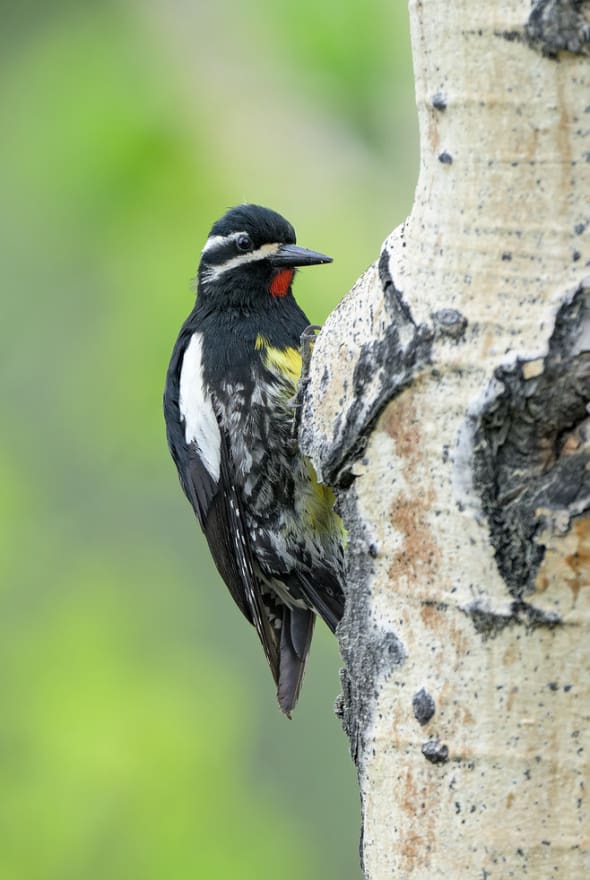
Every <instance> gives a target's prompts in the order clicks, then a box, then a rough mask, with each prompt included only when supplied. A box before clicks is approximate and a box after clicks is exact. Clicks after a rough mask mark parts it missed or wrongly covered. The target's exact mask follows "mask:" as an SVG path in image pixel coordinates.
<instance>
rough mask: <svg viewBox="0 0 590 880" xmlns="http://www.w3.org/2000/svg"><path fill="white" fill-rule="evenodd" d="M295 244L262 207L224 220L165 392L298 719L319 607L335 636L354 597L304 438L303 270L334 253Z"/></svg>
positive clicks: (210, 536)
mask: <svg viewBox="0 0 590 880" xmlns="http://www.w3.org/2000/svg"><path fill="white" fill-rule="evenodd" d="M295 241H296V239H295V232H294V230H293V227H292V226H291V224H290V223H288V222H287V221H286V220H285V219H284V218H283V217H282V216H281V215H280V214H277V213H276V212H275V211H271V210H270V209H268V208H263V207H260V206H259V205H250V204H246V205H239V206H237V207H235V208H232V209H231V210H229V211H228V212H227V213H226V214H225V215H224V216H223V217H222V218H221V219H220V220H218V221H217V222H216V223H215V224H214V225H213V227H212V228H211V232H210V234H209V237H208V239H207V241H206V243H205V247H204V248H203V251H202V253H201V261H200V264H199V270H198V285H197V299H196V303H195V306H194V308H193V310H192V311H191V313H190V315H189V316H188V318H187V319H186V321H185V322H184V324H183V326H182V328H181V331H180V335H179V336H178V339H177V341H176V345H175V346H174V350H173V352H172V358H171V361H170V365H169V367H168V373H167V377H166V387H165V392H164V415H165V420H166V430H167V437H168V445H169V448H170V452H171V455H172V458H173V459H174V462H175V464H176V467H177V469H178V475H179V478H180V483H181V486H182V488H183V490H184V492H185V494H186V496H187V498H188V500H189V502H190V503H191V505H192V507H193V509H194V512H195V514H196V516H197V519H198V521H199V523H200V526H201V528H202V530H203V532H204V534H205V537H206V539H207V542H208V544H209V549H210V551H211V554H212V556H213V559H214V561H215V564H216V566H217V569H218V571H219V573H220V575H221V577H222V578H223V580H224V581H225V583H226V585H227V587H228V588H229V591H230V593H231V595H232V597H233V599H234V601H235V603H236V604H237V606H238V608H239V609H240V611H241V612H242V614H243V615H244V617H245V618H246V619H247V620H248V621H249V622H250V623H251V624H252V625H253V626H254V627H255V629H256V632H257V633H258V636H259V638H260V641H261V642H262V646H263V648H264V653H265V655H266V658H267V660H268V663H269V666H270V669H271V672H272V674H273V677H274V680H275V684H276V688H277V698H278V702H279V706H280V708H281V709H282V711H283V712H284V713H285V714H286V715H287V716H289V717H290V715H291V711H292V710H293V708H294V707H295V704H296V702H297V699H298V696H299V692H300V688H301V682H302V679H303V672H304V669H305V663H306V659H307V655H308V652H309V647H310V643H311V637H312V633H313V627H314V622H315V616H316V615H319V616H320V617H321V618H322V619H323V620H324V621H325V622H326V624H327V625H328V626H329V628H330V629H331V630H332V632H334V631H335V629H336V626H337V624H338V622H339V620H340V618H341V617H342V613H343V606H344V596H343V592H342V572H343V545H344V530H343V526H342V521H341V520H340V517H339V516H338V515H337V514H336V512H335V511H334V495H333V492H332V490H331V489H330V488H329V487H327V486H323V485H321V484H320V483H319V482H318V480H317V477H316V474H315V472H314V469H313V466H312V464H311V462H310V461H309V460H308V459H307V458H306V457H305V456H304V455H303V454H302V453H301V451H300V450H299V448H298V445H297V443H296V442H295V443H294V442H293V424H294V418H295V409H296V396H297V388H298V382H299V379H300V375H301V365H302V354H301V343H300V340H301V336H302V334H303V332H304V331H305V329H306V328H307V327H309V321H308V319H307V318H306V316H305V314H304V313H303V311H302V310H301V309H300V308H299V306H298V305H297V303H296V301H295V298H294V296H293V292H292V282H293V277H294V275H295V270H296V268H297V267H300V266H311V265H316V264H321V263H330V262H331V261H332V259H331V257H327V256H325V255H324V254H320V253H317V252H316V251H311V250H307V249H306V248H302V247H298V246H297V245H296V243H295Z"/></svg>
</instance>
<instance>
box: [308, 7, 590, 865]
mask: <svg viewBox="0 0 590 880" xmlns="http://www.w3.org/2000/svg"><path fill="white" fill-rule="evenodd" d="M410 11H411V23H412V41H413V51H414V66H415V74H416V94H417V105H418V112H419V120H420V131H421V170H420V177H419V181H418V184H417V189H416V196H415V202H414V207H413V210H412V213H411V216H410V217H409V218H408V220H407V221H406V222H405V223H404V224H403V225H402V226H401V227H400V228H398V229H397V230H395V231H394V232H393V233H392V234H391V236H390V237H389V239H388V240H387V241H386V242H385V244H384V247H383V250H382V253H381V257H380V259H379V260H378V262H377V263H376V264H375V265H374V266H372V267H371V268H370V269H369V270H368V271H367V272H366V273H365V275H363V277H362V278H361V279H360V280H359V282H358V283H357V285H356V286H355V287H354V288H353V290H352V291H351V292H350V293H349V294H348V295H347V297H345V299H344V300H343V302H342V303H341V305H340V306H339V308H338V309H337V310H336V311H335V312H334V313H333V314H332V315H331V316H330V318H329V320H328V322H327V323H326V325H325V327H324V329H323V331H322V333H321V334H320V336H319V338H318V340H317V343H316V346H315V351H314V356H313V359H312V369H311V376H310V382H309V386H308V392H307V396H306V402H305V411H304V417H303V420H302V424H303V434H302V442H303V443H304V445H305V448H306V450H307V451H308V453H309V454H310V455H311V456H312V458H313V460H314V462H315V465H316V467H317V470H318V473H319V474H320V475H321V477H322V479H324V480H325V481H327V482H330V483H332V484H334V485H336V486H337V487H338V497H339V505H340V511H341V513H342V515H343V517H344V520H345V523H346V526H347V528H348V530H349V546H348V557H349V577H348V588H347V610H346V614H345V619H344V621H343V623H342V626H341V629H340V641H341V649H342V657H343V661H344V670H343V673H342V696H341V698H340V702H339V712H340V714H341V717H342V721H343V724H344V728H345V730H346V732H347V734H348V736H349V737H350V742H351V751H352V755H353V757H354V760H355V761H356V764H357V768H358V774H359V782H360V787H361V796H362V804H363V842H362V857H363V863H364V869H365V873H366V877H367V878H370V880H384V878H391V877H400V878H410V877H411V878H429V880H431V878H435V877H446V878H459V877H461V878H482V880H483V878H504V877H521V876H529V877H534V878H536V880H538V878H549V877H554V876H563V877H567V878H568V880H572V878H582V877H586V876H590V802H589V796H590V795H589V793H588V788H589V786H590V766H589V760H590V758H589V756H590V419H589V405H590V61H589V59H588V57H587V56H588V52H589V46H590V43H589V40H590V2H588V0H536V2H533V3H532V4H531V3H529V2H528V0H510V2H508V0H504V2H498V3H482V2H481V0H456V2H454V3H451V4H450V3H447V2H443V0H430V2H429V3H422V2H419V0H413V2H411V3H410Z"/></svg>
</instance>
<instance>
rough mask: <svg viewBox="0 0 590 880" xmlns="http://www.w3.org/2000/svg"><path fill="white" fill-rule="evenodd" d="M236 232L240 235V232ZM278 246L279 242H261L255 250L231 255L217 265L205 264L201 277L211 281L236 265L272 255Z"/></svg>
mask: <svg viewBox="0 0 590 880" xmlns="http://www.w3.org/2000/svg"><path fill="white" fill-rule="evenodd" d="M238 234H240V235H241V233H238ZM215 237H217V236H215ZM211 240H212V239H211V238H210V239H209V242H210V241H211ZM209 242H207V244H206V245H205V249H207V248H209ZM280 246H281V245H280V244H279V243H277V244H263V245H261V246H260V247H259V248H257V250H255V251H248V252H247V253H245V254H238V255H237V257H232V258H231V259H229V260H226V261H225V263H221V264H220V265H219V266H207V268H206V269H205V270H204V272H203V278H204V280H205V281H213V280H214V279H215V278H218V277H219V276H220V275H222V274H223V272H227V271H228V270H229V269H235V268H237V267H238V266H243V265H245V264H246V263H252V262H255V261H256V260H266V259H268V257H270V256H272V254H276V252H277V251H278V249H279V248H280ZM203 253H205V251H203Z"/></svg>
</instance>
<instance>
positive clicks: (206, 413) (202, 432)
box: [178, 333, 221, 481]
mask: <svg viewBox="0 0 590 880" xmlns="http://www.w3.org/2000/svg"><path fill="white" fill-rule="evenodd" d="M202 355H203V339H202V334H201V333H193V335H192V338H191V341H190V342H189V344H188V347H187V349H186V351H185V353H184V357H183V359H182V368H181V370H180V394H179V400H178V405H179V409H180V415H181V416H182V418H183V419H184V425H185V432H184V436H185V440H186V442H187V444H190V443H195V444H196V445H197V448H198V450H199V455H200V457H201V460H202V462H203V464H204V465H205V467H206V468H207V471H208V472H209V474H210V475H211V476H212V477H213V479H214V480H215V481H217V480H219V466H220V463H221V436H220V433H219V425H218V424H217V419H216V417H215V413H214V411H213V406H212V404H211V401H210V400H209V399H208V398H207V397H206V395H205V388H204V386H203V366H202Z"/></svg>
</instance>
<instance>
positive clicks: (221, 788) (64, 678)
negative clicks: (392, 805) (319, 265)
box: [0, 0, 417, 880]
mask: <svg viewBox="0 0 590 880" xmlns="http://www.w3.org/2000/svg"><path fill="white" fill-rule="evenodd" d="M403 5H404V4H393V3H389V4H386V3H385V2H382V0H370V2H368V3H365V4H364V5H359V4H357V5H356V6H354V5H352V6H351V5H348V6H347V5H346V4H341V3H336V2H335V0H329V2H325V3H323V4H318V3H312V2H311V0H298V2H294V0H286V2H284V3H282V4H273V3H270V2H269V0H253V2H252V3H250V4H247V5H244V4H239V3H238V2H237V0H222V2H220V3H218V4H216V5H215V8H214V9H213V8H211V6H210V5H208V4H205V3H204V2H197V3H194V2H193V3H189V2H187V0H184V2H183V0H174V2H172V3H165V2H164V0H147V2H142V3H140V2H133V0H127V2H124V0H121V2H115V0H111V2H103V3H100V4H98V3H89V2H82V3H80V2H56V3H52V4H42V3H40V2H32V0H27V2H23V3H21V4H3V28H2V34H1V36H0V45H1V48H2V52H1V53H0V74H1V75H0V130H1V132H2V135H1V144H2V147H1V149H2V155H1V159H2V162H1V165H0V167H1V171H0V174H1V176H2V179H1V183H2V207H1V209H0V224H1V229H0V232H1V235H0V241H1V244H0V249H1V256H2V267H3V279H4V285H3V287H4V295H3V297H2V306H3V322H2V326H3V342H2V347H1V350H0V382H1V385H2V399H3V402H4V428H3V432H2V436H1V438H0V486H1V489H0V499H1V507H0V515H1V517H2V519H1V523H0V699H1V706H2V712H1V715H0V784H1V787H2V798H1V799H0V842H1V846H0V876H1V877H7V878H18V880H37V878H38V880H67V878H72V880H74V878H76V880H79V878H84V880H92V878H104V877H109V878H112V880H116V878H126V880H128V878H141V880H151V878H154V880H160V878H173V880H181V878H189V877H190V878H197V877H198V878H200V877H202V878H207V880H218V878H219V880H222V878H236V877H239V878H242V880H247V878H249V877H256V878H261V880H266V878H268V880H271V878H272V880H275V878H279V877H280V878H282V880H289V878H291V877H293V878H295V877H297V878H301V877H309V878H312V877H318V878H319V877H322V878H324V880H336V878H338V880H354V878H358V877H359V876H360V874H359V868H358V857H357V851H358V845H357V841H358V824H359V819H358V808H357V795H356V785H355V779H354V771H353V768H352V766H351V764H350V761H349V758H348V752H347V743H346V741H345V738H344V736H343V735H342V733H341V731H340V729H339V724H338V722H337V721H336V719H335V718H334V716H333V713H332V703H333V699H334V697H335V695H336V693H337V691H338V679H337V670H338V655H337V646H336V643H335V641H334V640H333V639H331V638H330V637H329V636H328V635H327V634H326V633H325V631H324V628H321V627H318V630H317V635H316V640H315V645H314V649H313V651H312V658H311V663H310V667H309V671H308V674H307V679H306V683H305V687H304V690H303V696H302V700H301V703H300V706H299V708H298V710H297V713H296V715H295V719H294V721H292V722H291V723H289V722H288V721H286V720H285V719H283V718H282V717H281V715H280V713H279V711H278V709H277V708H276V706H275V703H274V693H273V687H272V682H271V679H270V675H269V673H268V671H267V669H266V664H265V661H264V658H263V655H262V651H261V650H260V647H259V645H258V643H257V640H256V638H255V635H254V633H253V632H252V631H251V630H250V629H249V628H248V627H247V626H246V624H245V623H244V622H243V620H242V619H241V617H240V615H239V613H238V612H237V610H236V609H235V608H234V607H233V604H232V603H231V600H230V599H229V596H228V595H227V593H226V590H225V589H224V588H223V586H222V585H221V584H220V583H219V579H218V577H217V575H216V573H215V572H214V570H213V566H212V564H211V562H210V560H209V557H208V554H207V552H206V549H205V547H204V545H203V541H202V539H201V537H200V535H198V530H197V528H196V525H195V523H194V521H193V520H192V518H191V514H190V510H189V508H188V506H187V504H186V502H185V501H184V499H183V498H182V496H181V493H180V490H179V487H178V485H177V481H176V476H175V473H174V470H173V466H172V464H171V462H170V461H169V458H168V453H167V450H166V447H165V441H164V432H163V423H162V417H161V392H162V385H163V378H164V373H165V368H166V364H167V360H168V356H169V353H170V350H171V347H172V344H173V342H174V338H175V335H176V332H177V330H178V328H179V326H180V324H181V322H182V320H183V318H184V316H185V315H186V313H187V312H188V311H189V309H190V307H191V302H192V296H193V294H192V292H191V282H190V277H191V275H192V274H194V272H195V270H196V265H197V262H198V255H199V250H200V247H201V246H202V242H203V240H204V238H205V237H206V234H207V231H208V228H209V226H210V225H211V223H212V222H213V220H215V219H216V218H217V217H218V216H219V215H220V214H221V213H222V212H223V211H224V210H225V208H226V207H227V206H229V205H231V204H235V203H236V202H239V201H242V200H246V199H248V200H252V201H258V202H261V203H262V204H268V205H270V206H271V207H273V208H275V209H277V210H279V211H281V212H282V213H284V214H285V215H286V216H287V217H288V218H289V219H290V220H291V221H292V222H293V223H294V224H295V226H296V228H297V230H298V234H299V240H300V242H301V243H302V244H304V245H307V246H309V247H312V248H317V249H319V250H323V251H325V252H327V253H330V254H332V255H333V256H334V257H335V262H334V264H333V266H330V267H326V268H324V269H319V270H310V271H308V272H301V273H300V275H299V277H298V282H297V291H298V296H299V299H300V301H301V302H302V304H303V305H304V307H305V308H306V310H307V312H308V315H309V317H310V319H311V320H313V321H321V320H323V319H324V317H325V316H326V314H327V313H328V312H329V310H330V309H331V308H333V306H334V305H335V304H336V302H337V301H338V299H339V298H340V297H341V296H342V295H343V294H344V292H345V291H346V290H347V289H348V288H349V287H350V286H351V285H352V283H353V282H354V280H355V279H356V277H357V276H358V275H359V274H360V272H361V271H362V270H363V269H364V268H365V266H366V265H367V264H368V263H370V262H372V260H373V259H375V257H376V256H377V254H378V250H379V244H380V241H381V240H382V239H383V238H384V237H385V236H386V235H387V233H388V232H389V231H390V229H391V228H392V227H393V226H394V225H395V224H396V223H397V222H399V221H400V220H401V219H402V218H403V216H404V215H405V213H406V212H407V210H408V208H409V204H410V199H411V191H412V186H413V179H414V176H415V171H416V164H417V163H416V132H415V124H414V111H413V89H412V82H411V70H410V53H409V34H408V26H407V20H406V12H405V10H404V9H403Z"/></svg>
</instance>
